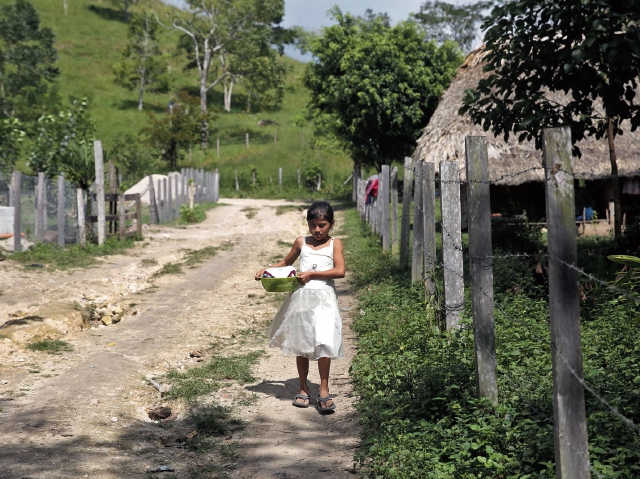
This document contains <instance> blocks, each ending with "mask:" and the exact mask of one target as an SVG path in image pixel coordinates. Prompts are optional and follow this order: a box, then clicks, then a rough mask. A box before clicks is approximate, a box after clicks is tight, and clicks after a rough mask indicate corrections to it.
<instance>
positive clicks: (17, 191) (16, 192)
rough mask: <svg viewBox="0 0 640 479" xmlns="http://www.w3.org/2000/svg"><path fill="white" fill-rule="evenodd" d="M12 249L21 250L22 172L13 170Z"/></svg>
mask: <svg viewBox="0 0 640 479" xmlns="http://www.w3.org/2000/svg"><path fill="white" fill-rule="evenodd" d="M12 180H13V251H22V201H21V195H22V173H20V172H19V171H14V172H13V178H12Z"/></svg>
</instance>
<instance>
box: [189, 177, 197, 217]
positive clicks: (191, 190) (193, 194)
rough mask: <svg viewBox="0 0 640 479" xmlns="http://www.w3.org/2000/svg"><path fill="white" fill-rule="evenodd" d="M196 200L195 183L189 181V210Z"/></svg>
mask: <svg viewBox="0 0 640 479" xmlns="http://www.w3.org/2000/svg"><path fill="white" fill-rule="evenodd" d="M195 199H196V182H195V180H194V181H191V182H189V209H191V210H192V209H193V203H194V202H195Z"/></svg>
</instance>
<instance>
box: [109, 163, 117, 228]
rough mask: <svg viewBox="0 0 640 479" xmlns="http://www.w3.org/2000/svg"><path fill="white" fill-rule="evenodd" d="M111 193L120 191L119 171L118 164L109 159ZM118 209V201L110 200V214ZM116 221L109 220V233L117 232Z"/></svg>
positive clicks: (113, 213)
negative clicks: (117, 169)
mask: <svg viewBox="0 0 640 479" xmlns="http://www.w3.org/2000/svg"><path fill="white" fill-rule="evenodd" d="M108 165H109V175H108V178H109V194H112V195H114V194H117V193H118V173H117V171H116V165H114V164H113V161H111V160H109V163H108ZM117 209H118V202H117V201H109V214H110V215H115V214H116V211H117ZM115 232H116V231H115V222H114V221H109V233H115Z"/></svg>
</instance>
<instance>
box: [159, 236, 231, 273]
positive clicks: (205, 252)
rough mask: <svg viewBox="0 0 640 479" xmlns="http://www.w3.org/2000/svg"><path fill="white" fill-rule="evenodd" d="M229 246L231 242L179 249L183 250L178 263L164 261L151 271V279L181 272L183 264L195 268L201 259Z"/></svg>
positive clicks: (182, 271) (207, 257) (205, 258)
mask: <svg viewBox="0 0 640 479" xmlns="http://www.w3.org/2000/svg"><path fill="white" fill-rule="evenodd" d="M230 248H233V244H232V243H225V244H223V245H222V246H206V247H204V248H202V249H196V250H194V249H184V250H181V251H183V252H184V259H183V261H181V262H180V263H165V264H164V265H163V266H162V268H160V269H159V270H158V271H156V272H155V273H153V275H152V276H151V279H154V278H159V277H160V276H164V275H166V274H183V273H184V270H183V269H182V267H183V266H186V267H188V268H195V267H196V266H197V265H199V264H200V263H202V262H203V261H205V260H207V259H209V258H213V257H214V256H215V255H216V254H218V251H221V250H222V251H226V250H228V249H230Z"/></svg>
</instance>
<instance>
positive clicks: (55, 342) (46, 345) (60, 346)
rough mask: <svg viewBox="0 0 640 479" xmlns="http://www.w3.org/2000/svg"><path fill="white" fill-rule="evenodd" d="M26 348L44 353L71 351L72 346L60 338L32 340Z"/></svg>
mask: <svg viewBox="0 0 640 479" xmlns="http://www.w3.org/2000/svg"><path fill="white" fill-rule="evenodd" d="M27 349H30V350H31V351H40V352H44V353H49V354H55V353H62V352H68V351H73V346H71V345H70V344H69V343H67V342H66V341H62V340H60V339H43V340H41V341H33V342H31V343H28V344H27Z"/></svg>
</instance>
